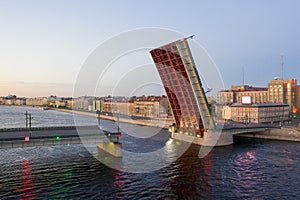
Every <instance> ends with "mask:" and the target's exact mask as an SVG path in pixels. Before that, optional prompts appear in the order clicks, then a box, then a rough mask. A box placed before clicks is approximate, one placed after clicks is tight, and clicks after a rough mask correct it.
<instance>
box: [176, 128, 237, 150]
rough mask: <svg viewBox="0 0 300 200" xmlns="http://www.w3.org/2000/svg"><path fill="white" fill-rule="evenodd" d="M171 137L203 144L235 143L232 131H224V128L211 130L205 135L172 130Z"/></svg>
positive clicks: (224, 144)
mask: <svg viewBox="0 0 300 200" xmlns="http://www.w3.org/2000/svg"><path fill="white" fill-rule="evenodd" d="M171 138H173V139H176V140H182V141H185V142H189V143H193V144H197V145H201V146H227V145H232V144H233V136H232V133H230V132H222V130H213V131H211V130H209V131H208V132H205V133H204V137H195V136H191V135H186V134H183V133H178V132H172V134H171Z"/></svg>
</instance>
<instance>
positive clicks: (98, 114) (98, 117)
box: [96, 110, 101, 129]
mask: <svg viewBox="0 0 300 200" xmlns="http://www.w3.org/2000/svg"><path fill="white" fill-rule="evenodd" d="M96 114H97V119H98V126H99V129H101V127H100V111H99V110H97V111H96Z"/></svg>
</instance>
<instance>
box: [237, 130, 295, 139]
mask: <svg viewBox="0 0 300 200" xmlns="http://www.w3.org/2000/svg"><path fill="white" fill-rule="evenodd" d="M236 137H250V138H259V139H269V140H282V141H293V142H300V127H299V126H287V127H281V128H280V129H272V130H269V131H264V132H259V133H248V134H241V135H237V136H236Z"/></svg>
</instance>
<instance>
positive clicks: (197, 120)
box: [150, 37, 273, 146]
mask: <svg viewBox="0 0 300 200" xmlns="http://www.w3.org/2000/svg"><path fill="white" fill-rule="evenodd" d="M190 38H192V37H188V38H184V39H181V40H177V41H175V42H171V43H169V44H166V45H164V46H161V47H158V48H156V49H152V50H151V51H150V54H151V56H152V59H153V61H154V63H155V66H156V69H157V71H158V73H159V76H160V78H161V80H162V83H163V86H164V89H165V91H166V94H167V97H168V100H169V103H170V107H171V110H172V112H173V116H174V118H175V124H174V126H173V127H172V128H171V130H170V132H171V137H172V138H174V139H178V140H183V141H187V142H192V143H195V144H199V145H205V146H224V145H230V144H232V143H233V135H237V134H243V133H253V132H257V133H259V132H262V131H268V130H269V129H272V128H273V127H269V128H267V129H266V128H262V127H260V128H259V127H257V128H253V127H246V128H242V129H241V128H237V127H232V128H230V129H228V128H227V129H226V128H224V129H223V128H221V129H220V128H218V127H217V126H216V124H215V122H214V120H213V117H212V115H211V112H210V110H209V106H208V102H207V97H206V94H205V92H204V89H203V87H202V83H201V80H200V76H199V74H198V71H197V68H196V65H195V62H194V60H193V57H192V53H191V50H190V48H189V44H188V39H190Z"/></svg>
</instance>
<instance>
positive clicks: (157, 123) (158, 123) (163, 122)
mask: <svg viewBox="0 0 300 200" xmlns="http://www.w3.org/2000/svg"><path fill="white" fill-rule="evenodd" d="M52 110H56V111H60V112H66V113H72V114H77V115H85V116H90V117H98V115H97V114H96V113H92V112H85V111H77V110H67V109H59V108H52ZM100 118H101V119H106V120H111V121H117V120H118V117H117V116H108V115H100ZM119 121H120V122H122V123H129V124H136V125H141V126H152V127H160V128H163V129H168V128H169V126H170V125H171V124H173V123H174V120H173V119H166V118H161V119H160V118H158V119H151V120H141V119H125V118H119Z"/></svg>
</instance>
